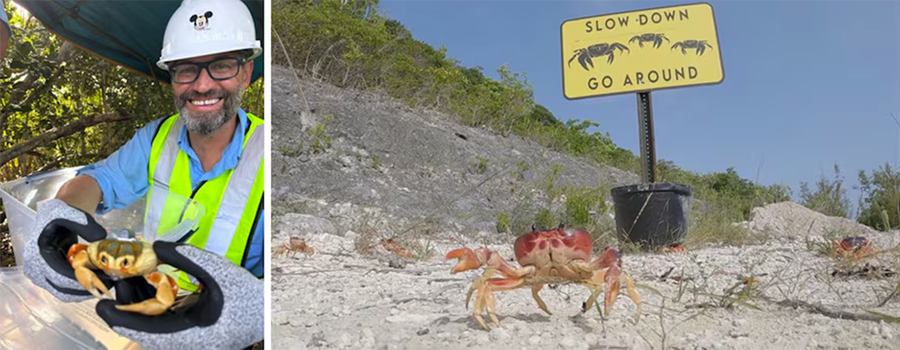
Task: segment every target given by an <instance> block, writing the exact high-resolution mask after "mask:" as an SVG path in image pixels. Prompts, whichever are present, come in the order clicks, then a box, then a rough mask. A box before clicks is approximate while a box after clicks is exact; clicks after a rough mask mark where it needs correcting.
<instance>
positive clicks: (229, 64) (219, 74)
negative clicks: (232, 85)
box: [169, 57, 245, 84]
mask: <svg viewBox="0 0 900 350" xmlns="http://www.w3.org/2000/svg"><path fill="white" fill-rule="evenodd" d="M244 61H245V60H244V59H243V58H241V57H226V58H220V59H217V60H214V61H210V62H203V63H195V62H185V63H179V64H176V65H174V66H172V67H171V68H169V72H170V73H171V75H172V82H174V83H178V84H190V83H193V82H195V81H197V78H199V77H200V71H201V70H203V69H204V68H206V72H207V74H209V77H210V78H212V79H213V80H227V79H231V78H234V77H235V76H237V75H238V72H240V71H241V65H242V64H243V63H244Z"/></svg>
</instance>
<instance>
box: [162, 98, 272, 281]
mask: <svg viewBox="0 0 900 350" xmlns="http://www.w3.org/2000/svg"><path fill="white" fill-rule="evenodd" d="M246 115H247V118H248V120H249V127H248V128H247V130H246V132H245V135H244V143H243V149H242V151H241V156H240V160H239V162H238V165H237V166H236V167H235V168H234V169H229V170H226V171H225V172H224V173H222V174H221V175H219V176H218V177H216V178H215V179H212V180H208V181H205V182H203V183H202V184H200V186H199V187H198V188H197V191H193V189H192V188H191V169H190V161H189V159H188V156H187V154H186V153H185V152H184V151H182V150H181V148H180V147H179V146H178V137H179V134H180V133H181V130H182V127H183V126H184V120H183V119H182V118H179V117H178V114H176V115H173V116H171V117H168V118H167V119H166V120H164V121H163V122H162V123H160V126H159V129H158V130H157V132H156V135H155V136H154V137H153V143H152V146H151V150H150V162H149V167H150V168H149V176H148V179H149V181H150V190H148V195H147V201H146V208H147V209H146V212H145V220H146V218H152V220H153V222H151V224H154V225H155V227H154V231H155V232H166V231H167V230H170V229H172V228H173V227H175V226H176V225H178V224H179V223H181V222H182V221H183V220H185V219H192V218H193V217H192V216H193V215H202V218H201V219H200V221H199V225H197V226H196V227H194V232H193V234H192V235H191V236H190V238H188V239H187V241H186V242H185V243H187V244H190V245H193V246H196V247H198V248H201V249H205V250H207V251H210V252H213V253H216V254H219V255H221V256H224V257H225V258H226V259H228V260H231V261H232V262H234V263H235V264H236V265H238V266H243V263H244V260H245V259H246V253H247V249H248V248H249V246H250V238H251V236H252V234H253V231H254V230H255V229H256V226H257V224H258V221H259V220H262V216H261V212H262V207H263V190H264V189H265V187H264V180H265V177H264V175H265V174H264V173H263V171H264V169H265V167H264V166H263V155H264V153H265V143H264V138H265V133H264V130H263V128H262V126H263V124H264V123H263V120H262V119H260V118H257V117H256V116H254V115H252V114H250V113H247V114H246ZM238 127H240V124H238ZM235 132H239V130H235ZM154 188H162V189H164V190H165V191H167V192H170V193H174V194H177V195H178V196H182V197H181V198H180V199H176V200H172V199H171V198H170V199H168V200H167V199H166V198H165V197H166V196H159V195H157V196H154V193H153V189H154ZM162 193H166V192H162ZM178 196H172V197H178ZM185 197H187V198H191V199H193V200H195V201H197V202H199V203H201V204H202V205H203V211H202V212H196V211H191V210H187V209H188V208H187V207H186V204H185ZM176 280H177V281H176V282H177V283H178V286H179V287H181V289H184V290H188V291H196V290H197V281H196V280H195V279H194V278H192V277H191V276H188V275H187V274H186V273H184V272H178V278H177V279H176Z"/></svg>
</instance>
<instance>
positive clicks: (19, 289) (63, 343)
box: [0, 266, 141, 350]
mask: <svg viewBox="0 0 900 350" xmlns="http://www.w3.org/2000/svg"><path fill="white" fill-rule="evenodd" d="M0 296H2V297H0V349H3V350H6V349H12V350H18V349H30V350H58V349H72V350H94V349H106V350H134V349H141V346H140V345H138V344H137V343H135V342H133V341H131V340H129V339H128V338H125V337H122V336H120V335H119V334H118V333H116V332H114V331H113V330H112V329H110V328H109V326H108V325H107V324H106V322H103V319H101V318H100V317H99V316H97V313H96V312H95V311H94V306H95V305H96V304H97V300H96V299H89V300H86V301H83V302H80V303H64V302H61V301H59V300H58V299H56V298H54V297H53V296H52V295H50V293H47V292H46V291H44V290H43V289H41V288H39V287H37V286H35V285H34V284H32V283H31V281H30V280H29V279H28V278H27V277H25V275H24V274H22V270H21V268H20V267H17V266H16V267H4V268H0Z"/></svg>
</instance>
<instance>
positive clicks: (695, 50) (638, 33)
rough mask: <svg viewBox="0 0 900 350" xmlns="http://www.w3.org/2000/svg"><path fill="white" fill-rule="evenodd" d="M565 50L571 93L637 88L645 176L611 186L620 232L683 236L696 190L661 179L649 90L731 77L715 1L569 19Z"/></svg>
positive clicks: (641, 237) (566, 85) (667, 239)
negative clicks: (724, 62)
mask: <svg viewBox="0 0 900 350" xmlns="http://www.w3.org/2000/svg"><path fill="white" fill-rule="evenodd" d="M560 51H561V52H560V53H561V54H562V55H561V63H562V88H563V96H565V98H566V99H569V100H578V99H583V98H591V97H599V96H610V95H619V94H626V93H627V94H637V112H638V130H639V133H640V143H641V144H640V149H641V170H642V171H641V183H639V184H632V185H624V186H619V187H615V188H613V189H611V190H610V195H611V196H612V199H613V203H614V206H615V220H616V235H617V236H618V238H619V239H620V240H622V241H623V242H631V243H640V245H641V246H642V247H643V248H645V249H651V250H652V249H655V248H656V247H662V246H669V245H671V244H674V243H677V242H681V241H683V240H684V238H685V237H686V235H687V228H688V212H689V211H690V206H689V205H688V201H687V200H686V199H687V198H690V196H691V193H692V192H691V191H692V190H691V188H690V186H686V185H682V184H676V183H656V180H657V171H656V170H657V169H656V142H655V138H654V135H653V134H654V130H653V129H654V127H653V103H652V102H651V99H650V92H651V91H655V90H663V89H672V88H681V87H688V86H698V85H713V84H719V83H721V82H722V81H723V80H725V70H724V68H723V66H722V51H721V50H720V47H719V38H718V33H717V32H716V21H715V16H714V14H713V9H712V6H711V5H710V4H708V3H694V4H685V5H676V6H668V7H658V8H651V9H643V10H638V11H630V12H620V13H609V14H604V15H600V16H591V17H582V18H575V19H570V20H567V21H565V22H563V23H562V24H561V25H560ZM650 198H653V200H650Z"/></svg>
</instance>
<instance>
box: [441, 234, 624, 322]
mask: <svg viewBox="0 0 900 350" xmlns="http://www.w3.org/2000/svg"><path fill="white" fill-rule="evenodd" d="M592 245H593V238H591V235H590V234H589V233H588V232H587V231H585V230H582V229H571V228H565V227H564V226H562V225H561V226H559V227H558V228H556V229H550V230H540V231H539V230H535V228H534V227H532V230H531V232H530V233H528V234H525V235H522V236H520V237H519V238H518V239H516V242H515V246H514V249H515V255H516V261H518V262H519V265H521V266H522V267H519V268H514V267H512V266H510V265H509V264H507V263H506V261H505V260H504V259H503V258H502V257H501V256H500V255H499V254H497V253H496V252H493V251H491V250H488V249H486V248H479V249H475V250H474V251H473V250H471V249H469V248H460V249H456V250H453V251H451V252H449V253H447V256H446V259H454V258H456V259H459V263H457V264H456V266H455V267H453V269H452V270H451V272H450V273H457V272H462V271H467V270H472V269H477V268H479V267H481V266H486V271H485V272H484V274H483V275H482V276H481V277H480V278H478V279H476V280H475V282H473V283H472V286H471V288H469V292H468V294H467V295H466V308H468V307H469V299H471V297H472V292H474V291H477V294H476V296H475V310H474V317H475V320H476V321H478V324H479V325H481V327H483V328H484V329H487V330H490V327H488V326H487V325H486V324H485V322H484V319H483V318H482V316H481V315H482V312H483V311H484V310H485V309H487V313H488V315H489V316H490V317H491V320H492V321H493V322H494V324H496V325H499V324H500V321H499V320H498V319H497V315H496V310H495V307H494V306H495V299H494V295H493V292H495V291H504V290H512V289H517V288H523V287H526V286H531V296H532V297H533V298H534V300H535V301H536V302H537V304H538V307H540V308H541V310H543V311H544V312H546V313H547V314H548V315H551V313H550V311H549V310H547V305H546V304H545V303H544V301H543V300H541V297H540V296H539V295H538V292H539V291H540V290H541V288H543V286H544V285H545V284H568V283H574V284H581V285H584V286H586V287H588V288H589V289H590V290H591V296H590V297H589V298H588V299H587V301H586V302H585V303H584V305H583V307H582V310H581V312H582V313H584V312H585V311H587V310H589V309H590V308H591V306H593V304H594V301H595V300H596V299H597V297H598V296H599V295H600V293H601V292H602V291H603V289H604V287H605V289H606V295H605V298H604V303H603V304H604V305H603V306H604V310H603V313H604V314H607V315H608V314H609V308H610V306H612V304H613V303H614V302H615V300H616V296H618V294H619V289H620V287H621V281H620V279H624V281H625V288H626V290H627V292H628V296H629V297H630V298H631V300H632V301H634V303H635V304H636V305H637V318H636V319H635V323H637V322H638V321H639V320H640V317H641V299H640V296H638V294H637V292H636V291H635V289H634V281H632V280H631V278H630V277H628V275H626V274H624V273H623V272H622V261H621V260H620V259H619V253H618V252H617V251H616V250H615V249H613V248H611V247H605V248H603V251H602V252H601V253H600V256H599V257H596V258H594V259H592V258H591V252H592ZM494 273H499V274H500V275H502V276H503V277H499V278H491V276H493V275H494Z"/></svg>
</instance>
